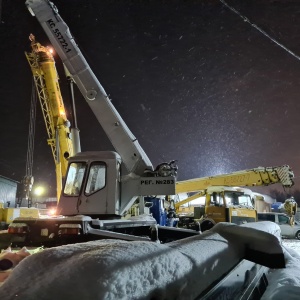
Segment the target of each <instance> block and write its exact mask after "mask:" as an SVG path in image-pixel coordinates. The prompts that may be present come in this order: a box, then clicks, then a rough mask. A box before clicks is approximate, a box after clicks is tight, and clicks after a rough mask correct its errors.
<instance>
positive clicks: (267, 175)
mask: <svg viewBox="0 0 300 300" xmlns="http://www.w3.org/2000/svg"><path fill="white" fill-rule="evenodd" d="M293 178H294V173H293V171H292V170H291V169H290V167H289V166H287V165H284V166H279V167H267V168H265V167H258V168H254V169H248V170H244V171H238V172H233V173H229V174H224V175H217V176H211V177H203V178H196V179H191V180H185V181H177V182H176V193H177V194H181V193H189V194H190V193H192V195H191V196H190V197H188V198H186V199H184V200H182V201H178V202H176V203H175V210H176V212H177V214H179V225H181V226H186V227H190V226H192V225H193V224H194V220H200V223H201V230H202V231H204V230H207V229H210V228H211V227H212V226H214V225H215V224H216V223H219V222H231V223H236V224H242V223H246V222H254V221H256V220H257V213H256V210H255V209H254V207H255V203H254V201H255V200H254V199H255V197H254V194H252V193H251V190H249V189H245V188H241V187H240V186H243V187H255V186H269V185H271V184H276V183H280V184H282V186H283V187H284V188H289V187H292V186H293V185H294V181H293ZM199 197H205V204H204V205H202V206H200V207H194V212H193V213H192V214H191V215H189V216H188V215H186V214H184V213H182V209H181V208H182V205H184V204H186V203H188V202H191V201H192V200H194V199H197V198H199ZM180 212H181V215H180Z"/></svg>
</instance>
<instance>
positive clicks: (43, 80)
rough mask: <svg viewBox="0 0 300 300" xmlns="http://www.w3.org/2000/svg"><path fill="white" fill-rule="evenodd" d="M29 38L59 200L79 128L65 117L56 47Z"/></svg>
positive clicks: (27, 54)
mask: <svg viewBox="0 0 300 300" xmlns="http://www.w3.org/2000/svg"><path fill="white" fill-rule="evenodd" d="M29 39H30V41H31V48H32V51H31V52H25V55H26V57H27V60H28V62H29V65H30V68H31V71H32V74H33V78H34V83H35V87H36V91H37V95H38V98H39V101H40V105H41V109H42V113H43V117H44V121H45V125H46V130H47V134H48V144H49V145H50V147H51V151H52V154H53V158H54V161H55V169H56V190H57V200H59V197H60V194H61V190H62V182H63V179H64V177H65V175H66V172H67V167H68V158H69V157H71V156H73V155H74V154H76V153H77V152H79V151H80V150H79V149H80V145H79V135H78V130H76V128H75V129H74V128H72V132H71V128H70V122H69V121H68V119H67V116H66V110H65V106H64V103H63V98H62V95H61V91H60V87H59V77H58V73H57V70H56V66H55V61H54V57H53V54H52V53H53V49H51V48H49V47H44V46H42V45H41V44H40V43H38V42H37V41H36V39H35V37H34V35H32V34H31V35H30V37H29Z"/></svg>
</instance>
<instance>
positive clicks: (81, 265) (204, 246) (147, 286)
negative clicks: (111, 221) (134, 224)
mask: <svg viewBox="0 0 300 300" xmlns="http://www.w3.org/2000/svg"><path fill="white" fill-rule="evenodd" d="M266 231H267V230H266ZM241 235H242V236H241ZM260 235H263V236H264V237H269V241H270V242H268V245H269V246H270V248H272V251H271V252H272V253H275V254H276V251H277V250H276V249H277V248H276V247H278V240H277V238H275V237H274V236H272V235H270V234H267V233H265V232H261V231H258V230H255V229H253V228H247V227H245V228H244V229H243V228H242V227H241V226H236V225H233V224H227V223H221V224H218V225H217V226H216V227H215V228H214V230H212V231H209V232H206V233H204V234H202V235H200V236H194V237H190V238H187V239H184V240H179V241H176V242H172V243H169V244H158V243H153V242H143V241H134V242H126V241H120V240H102V241H93V242H88V243H81V244H72V245H66V246H61V247H55V248H50V249H45V250H44V251H43V252H40V253H37V254H34V255H31V256H29V257H27V258H25V259H24V260H23V261H21V262H20V264H19V265H18V266H17V267H16V268H15V269H14V271H13V272H12V274H11V275H10V277H9V278H8V279H7V280H6V281H5V282H4V283H3V285H2V287H1V288H0V299H1V300H8V299H14V298H16V297H18V298H19V299H22V300H31V299H39V300H48V299H49V300H50V299H51V300H52V299H74V300H75V299H194V298H196V296H198V295H199V294H200V293H201V292H203V291H204V290H205V289H206V288H207V287H208V286H210V285H211V284H213V283H214V282H215V280H216V279H219V278H221V277H222V275H225V274H226V273H227V272H228V271H229V270H230V269H231V268H232V267H233V266H235V265H236V264H237V263H238V262H239V261H240V260H241V259H242V258H243V257H244V255H245V254H246V252H247V251H246V249H247V248H249V244H251V243H252V241H253V240H257V239H258V238H259V236H260ZM247 236H248V237H247ZM245 243H246V244H245ZM276 244H277V245H276ZM258 246H259V245H256V246H255V247H256V248H257V249H259V247H258ZM255 247H254V248H255ZM280 251H281V247H280ZM29 287H30V288H29Z"/></svg>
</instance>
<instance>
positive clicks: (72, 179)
mask: <svg viewBox="0 0 300 300" xmlns="http://www.w3.org/2000/svg"><path fill="white" fill-rule="evenodd" d="M85 168H86V163H84V162H80V163H78V162H77V163H71V165H70V167H69V169H68V174H67V179H66V183H65V187H64V194H66V195H69V196H79V192H80V189H81V186H82V181H83V176H84V172H85Z"/></svg>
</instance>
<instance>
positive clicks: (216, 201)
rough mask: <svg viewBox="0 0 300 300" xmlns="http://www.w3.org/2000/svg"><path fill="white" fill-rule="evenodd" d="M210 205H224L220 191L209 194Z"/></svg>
mask: <svg viewBox="0 0 300 300" xmlns="http://www.w3.org/2000/svg"><path fill="white" fill-rule="evenodd" d="M210 205H211V206H224V203H223V195H222V193H217V192H213V193H212V194H211V195H210Z"/></svg>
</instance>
